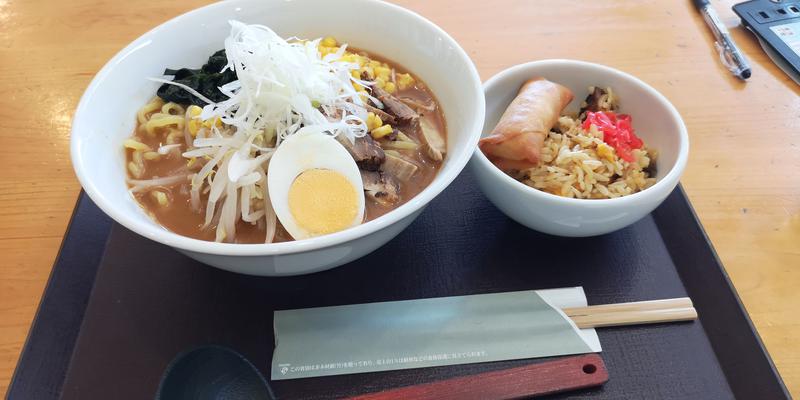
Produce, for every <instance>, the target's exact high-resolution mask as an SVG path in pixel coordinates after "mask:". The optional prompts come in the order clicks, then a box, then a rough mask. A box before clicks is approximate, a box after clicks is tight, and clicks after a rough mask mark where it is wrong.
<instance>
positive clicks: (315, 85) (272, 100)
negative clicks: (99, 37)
mask: <svg viewBox="0 0 800 400" xmlns="http://www.w3.org/2000/svg"><path fill="white" fill-rule="evenodd" d="M230 25H231V32H230V35H229V36H228V38H227V39H225V53H226V55H227V57H228V65H227V66H226V67H225V69H226V70H227V69H230V70H233V71H234V72H236V76H237V78H238V79H237V80H236V81H233V82H230V83H228V84H226V85H224V86H222V87H220V88H219V90H220V91H221V92H222V93H223V94H225V95H226V96H227V97H228V99H227V100H225V101H222V102H219V103H214V102H212V101H210V100H209V99H208V98H206V97H204V96H203V95H201V94H200V93H198V92H197V91H196V90H194V89H192V88H190V87H188V86H186V85H182V84H180V83H177V82H172V81H168V80H166V79H162V78H152V80H153V81H156V82H163V83H168V84H172V85H176V86H178V87H181V88H182V89H184V90H186V91H188V92H189V93H191V94H193V95H195V96H197V97H198V98H200V99H201V100H203V101H204V102H206V103H208V104H207V105H206V106H205V107H203V111H202V112H201V113H200V116H199V119H200V120H203V121H208V120H213V119H215V118H219V119H220V120H221V121H222V122H223V124H224V125H223V126H224V127H223V128H222V129H220V128H218V127H217V126H216V125H212V126H211V127H210V130H206V131H205V132H204V133H200V132H198V134H197V137H196V138H195V139H194V140H192V141H191V145H190V146H189V148H188V149H187V151H185V152H183V153H182V156H183V157H185V158H189V159H195V158H197V159H202V160H204V161H205V162H204V163H203V165H202V167H201V168H200V170H199V171H198V172H196V173H194V174H192V175H189V177H186V176H184V177H183V179H191V204H192V207H193V208H195V210H196V211H198V212H202V211H204V212H205V223H204V227H210V226H213V225H216V228H215V237H216V240H217V241H227V242H233V241H235V235H236V222H237V220H238V218H239V217H241V219H242V220H244V221H246V222H249V223H256V222H258V221H259V220H260V219H261V218H265V219H266V221H265V222H266V240H265V241H266V242H267V243H269V242H271V241H272V240H273V239H274V236H275V230H276V225H277V220H276V217H275V212H274V211H273V209H272V205H271V204H270V199H269V195H268V190H267V187H266V185H267V183H266V170H267V164H268V162H269V159H270V157H271V156H272V154H273V152H274V151H275V148H276V147H277V146H279V145H280V144H281V142H282V141H283V140H284V139H285V138H286V137H287V136H289V135H292V134H296V133H301V132H302V133H305V132H312V133H315V134H324V135H332V136H336V135H345V136H346V137H347V138H348V139H349V140H350V141H353V140H355V138H357V137H361V136H364V135H366V134H367V125H366V123H365V122H364V121H366V118H367V111H366V109H365V107H364V103H363V101H362V97H361V95H364V94H363V93H361V94H360V93H359V92H358V91H356V89H355V87H354V85H353V83H358V84H360V85H363V86H369V85H371V82H364V81H361V80H359V79H355V78H353V77H352V75H351V71H352V70H357V69H358V68H359V67H358V65H357V64H355V63H349V62H345V61H340V59H341V58H342V55H343V54H344V52H345V49H346V45H343V46H341V47H340V48H339V50H338V52H337V53H334V54H328V55H327V56H325V57H324V58H323V57H321V55H320V52H319V50H318V45H319V41H320V39H317V40H311V41H300V40H285V39H283V38H281V37H280V36H278V34H276V33H275V32H273V31H272V30H271V29H270V28H268V27H266V26H263V25H247V24H244V23H241V22H238V21H230ZM367 97H368V98H370V99H371V100H372V101H373V102H375V103H376V104H380V103H379V102H378V101H377V99H374V98H372V97H371V96H368V95H367ZM189 139H190V138H189V137H188V136H187V141H188V140H189ZM256 139H258V140H256ZM273 140H274V143H273ZM254 143H257V144H254ZM169 150H171V148H169V147H167V146H162V148H159V153H161V154H165V153H166V152H168V151H169ZM143 186H149V185H148V184H147V183H145V182H142V183H140V184H139V185H137V188H139V187H143ZM206 193H207V194H208V199H207V204H206V209H205V210H200V208H201V205H200V198H201V194H206ZM256 202H259V204H260V205H261V208H260V209H254V205H255V203H256ZM262 202H263V203H262Z"/></svg>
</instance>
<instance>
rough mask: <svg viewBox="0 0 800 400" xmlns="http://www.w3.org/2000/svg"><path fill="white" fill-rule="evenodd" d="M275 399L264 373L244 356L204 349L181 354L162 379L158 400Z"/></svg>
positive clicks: (215, 349) (212, 348)
mask: <svg viewBox="0 0 800 400" xmlns="http://www.w3.org/2000/svg"><path fill="white" fill-rule="evenodd" d="M189 399H191V400H234V399H235V400H275V395H274V394H273V393H272V390H271V389H270V387H269V384H268V383H267V381H266V380H265V379H264V377H263V376H262V375H261V373H260V372H259V371H258V369H256V367H255V366H253V364H252V363H250V361H247V359H246V358H244V356H242V355H241V354H239V353H237V352H235V351H233V350H231V349H229V348H226V347H221V346H204V347H200V348H197V349H194V350H191V351H188V352H186V353H183V354H180V355H178V356H177V357H175V359H174V360H173V361H172V363H170V365H169V366H168V367H167V369H166V370H165V371H164V375H163V376H162V377H161V384H160V385H159V386H158V392H157V393H156V400H189Z"/></svg>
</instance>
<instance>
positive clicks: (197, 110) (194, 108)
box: [188, 105, 203, 117]
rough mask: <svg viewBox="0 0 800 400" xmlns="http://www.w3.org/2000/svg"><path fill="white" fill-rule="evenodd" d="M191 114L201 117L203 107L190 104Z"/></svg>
mask: <svg viewBox="0 0 800 400" xmlns="http://www.w3.org/2000/svg"><path fill="white" fill-rule="evenodd" d="M188 111H189V115H190V116H192V117H199V116H200V113H201V112H203V109H202V108H201V107H199V106H195V105H191V106H189V110H188Z"/></svg>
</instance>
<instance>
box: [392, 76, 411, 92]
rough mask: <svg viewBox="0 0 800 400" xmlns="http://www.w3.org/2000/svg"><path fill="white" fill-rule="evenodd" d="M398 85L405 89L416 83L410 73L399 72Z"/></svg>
mask: <svg viewBox="0 0 800 400" xmlns="http://www.w3.org/2000/svg"><path fill="white" fill-rule="evenodd" d="M396 80H397V87H398V88H399V89H400V90H405V89H408V88H410V87H411V86H413V85H414V78H413V77H412V76H411V75H410V74H397V75H396Z"/></svg>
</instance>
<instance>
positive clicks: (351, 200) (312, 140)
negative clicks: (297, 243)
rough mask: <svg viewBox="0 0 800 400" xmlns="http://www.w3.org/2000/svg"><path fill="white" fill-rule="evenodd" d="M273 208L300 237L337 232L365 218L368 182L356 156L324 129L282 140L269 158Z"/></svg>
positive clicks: (270, 190) (280, 218)
mask: <svg viewBox="0 0 800 400" xmlns="http://www.w3.org/2000/svg"><path fill="white" fill-rule="evenodd" d="M267 186H268V187H269V197H270V200H271V202H272V208H273V209H274V210H275V214H276V215H277V216H278V219H279V220H280V221H281V224H282V225H283V227H284V228H285V229H286V231H287V232H288V233H289V234H290V235H292V237H293V238H295V239H298V240H299V239H305V238H309V237H314V236H320V235H325V234H329V233H334V232H338V231H341V230H344V229H347V228H350V227H352V226H356V225H358V224H360V223H361V222H362V221H363V220H364V186H363V183H362V181H361V173H360V172H359V171H358V166H357V165H356V162H355V160H353V157H352V156H351V155H350V153H348V152H347V150H346V149H345V148H344V146H342V145H341V143H339V142H338V141H337V140H336V138H334V137H332V136H329V135H326V134H320V133H307V134H302V133H301V134H294V135H290V136H289V137H287V138H286V139H284V140H283V142H282V143H281V145H280V146H278V149H277V150H275V154H273V155H272V159H271V160H270V162H269V171H268V172H267Z"/></svg>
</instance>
